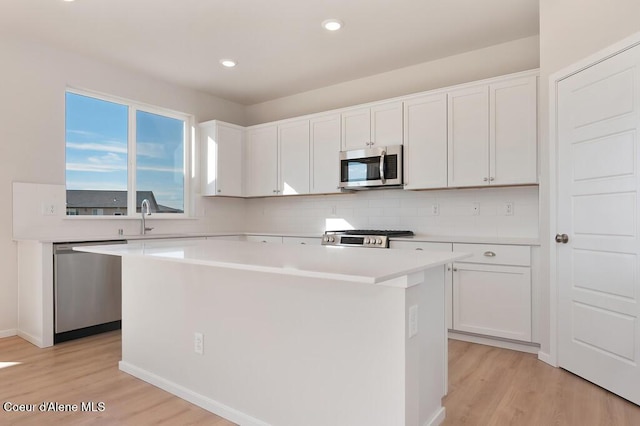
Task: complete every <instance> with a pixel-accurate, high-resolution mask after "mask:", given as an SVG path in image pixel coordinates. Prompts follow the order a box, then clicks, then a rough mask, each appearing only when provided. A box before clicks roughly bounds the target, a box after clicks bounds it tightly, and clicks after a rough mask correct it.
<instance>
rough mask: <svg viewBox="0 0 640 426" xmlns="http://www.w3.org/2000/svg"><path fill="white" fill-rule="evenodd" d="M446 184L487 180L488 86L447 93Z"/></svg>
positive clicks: (454, 185) (474, 182)
mask: <svg viewBox="0 0 640 426" xmlns="http://www.w3.org/2000/svg"><path fill="white" fill-rule="evenodd" d="M448 110H449V123H448V136H447V138H448V163H449V164H448V165H449V167H448V186H452V187H456V186H478V185H487V184H488V183H489V88H488V86H477V87H471V88H467V89H460V90H456V91H452V92H450V93H449V103H448Z"/></svg>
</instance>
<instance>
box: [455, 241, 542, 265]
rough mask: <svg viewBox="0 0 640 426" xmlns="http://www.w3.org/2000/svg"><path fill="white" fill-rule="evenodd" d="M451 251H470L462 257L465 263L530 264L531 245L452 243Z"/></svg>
mask: <svg viewBox="0 0 640 426" xmlns="http://www.w3.org/2000/svg"><path fill="white" fill-rule="evenodd" d="M453 251H454V252H455V251H459V252H466V253H471V254H472V256H471V257H467V258H464V259H462V262H465V263H486V264H490V265H517V266H530V265H531V247H529V246H509V245H503V244H458V243H454V244H453Z"/></svg>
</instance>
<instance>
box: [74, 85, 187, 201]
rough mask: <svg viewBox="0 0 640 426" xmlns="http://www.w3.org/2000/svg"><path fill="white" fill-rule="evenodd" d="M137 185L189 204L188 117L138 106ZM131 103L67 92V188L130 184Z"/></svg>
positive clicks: (108, 187)
mask: <svg viewBox="0 0 640 426" xmlns="http://www.w3.org/2000/svg"><path fill="white" fill-rule="evenodd" d="M136 121H137V123H136V151H137V153H136V162H137V171H136V181H137V190H143V191H153V193H154V195H155V197H156V200H157V201H158V204H162V205H165V206H169V207H173V208H177V209H180V210H183V209H184V195H183V194H184V191H183V185H184V177H183V170H182V169H183V164H184V149H183V137H184V136H183V135H184V122H183V121H181V120H177V119H174V118H170V117H164V116H160V115H156V114H152V113H149V112H145V111H140V110H138V111H137V112H136ZM127 134H128V107H127V106H126V105H121V104H116V103H112V102H106V101H103V100H99V99H95V98H91V97H87V96H82V95H78V94H74V93H69V92H67V95H66V182H67V189H90V190H121V191H123V190H126V189H127V154H128V153H127Z"/></svg>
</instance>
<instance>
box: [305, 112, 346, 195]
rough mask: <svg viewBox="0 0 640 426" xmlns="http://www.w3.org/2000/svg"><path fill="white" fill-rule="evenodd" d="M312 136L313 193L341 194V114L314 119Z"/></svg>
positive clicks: (312, 120)
mask: <svg viewBox="0 0 640 426" xmlns="http://www.w3.org/2000/svg"><path fill="white" fill-rule="evenodd" d="M309 127H310V135H311V173H310V176H311V182H310V183H311V188H310V189H311V191H310V192H311V193H312V194H329V193H333V192H340V187H339V186H338V182H339V181H340V163H339V162H338V159H339V152H340V114H333V115H327V116H324V117H317V118H312V119H311V120H310V122H309Z"/></svg>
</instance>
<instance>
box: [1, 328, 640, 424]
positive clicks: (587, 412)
mask: <svg viewBox="0 0 640 426" xmlns="http://www.w3.org/2000/svg"><path fill="white" fill-rule="evenodd" d="M120 354H121V349H120V332H111V333H105V334H102V335H99V336H93V337H88V338H85V339H80V340H76V341H72V342H67V343H63V344H60V345H56V346H54V347H52V348H47V349H39V348H36V347H35V346H33V345H31V344H30V343H27V342H25V341H24V340H22V339H20V338H19V337H9V338H5V339H0V363H3V362H20V364H18V365H15V366H10V367H5V368H0V404H4V402H6V401H11V402H13V403H18V404H34V403H35V404H39V403H41V402H42V401H53V402H59V403H67V404H72V403H75V404H80V402H82V401H94V402H104V403H105V405H106V410H105V411H104V412H101V413H100V412H95V413H91V412H88V413H87V412H85V413H82V412H77V413H55V412H47V413H38V412H36V413H19V412H18V413H14V412H9V413H7V412H5V411H4V410H2V406H0V425H3V426H4V425H47V426H48V425H65V426H66V425H135V426H141V425H157V424H165V425H180V426H182V425H211V426H232V425H233V423H231V422H228V421H226V420H224V419H221V418H220V417H218V416H216V415H214V414H211V413H209V412H207V411H205V410H203V409H201V408H198V407H196V406H194V405H192V404H190V403H188V402H186V401H183V400H181V399H179V398H177V397H174V396H172V395H170V394H168V393H166V392H164V391H162V390H160V389H158V388H156V387H154V386H152V385H149V384H147V383H145V382H142V381H140V380H138V379H136V378H134V377H132V376H130V375H128V374H126V373H123V372H121V371H120V370H118V361H119V360H120ZM449 362H450V363H449V374H450V382H449V395H448V396H447V397H446V398H445V399H444V405H445V407H446V409H447V419H446V420H445V423H444V424H445V425H479V426H485V425H518V426H526V425H531V426H551V425H559V426H565V425H567V426H574V425H575V426H591V425H593V426H596V425H598V426H599V425H603V426H604V425H606V426H626V425H629V426H631V425H634V426H635V425H640V407H638V406H636V405H633V404H631V403H629V402H627V401H625V400H623V399H621V398H619V397H617V396H615V395H612V394H611V393H609V392H607V391H605V390H603V389H601V388H599V387H597V386H594V385H592V384H590V383H589V382H586V381H584V380H582V379H580V378H579V377H576V376H574V375H572V374H570V373H567V372H566V371H563V370H560V369H556V368H553V367H550V366H548V365H546V364H544V363H542V362H540V361H538V360H537V359H536V357H535V356H534V355H531V354H524V353H520V352H514V351H508V350H504V349H497V348H492V347H489V346H482V345H476V344H473V343H466V342H460V341H454V340H452V341H450V343H449ZM0 365H1V364H0ZM639 385H640V384H639ZM274 426H275V425H274ZM300 426H304V425H300ZM327 426H332V425H327ZM349 426H351V425H349ZM354 426H355V425H354ZM389 426H397V425H389Z"/></svg>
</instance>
